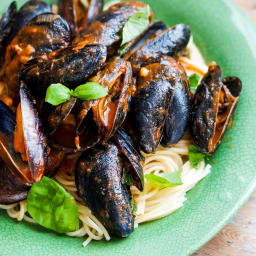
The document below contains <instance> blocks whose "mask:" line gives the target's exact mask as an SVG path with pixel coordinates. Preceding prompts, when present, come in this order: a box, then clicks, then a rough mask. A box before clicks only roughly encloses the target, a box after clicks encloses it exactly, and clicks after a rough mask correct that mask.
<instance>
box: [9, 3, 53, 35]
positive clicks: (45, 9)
mask: <svg viewBox="0 0 256 256" xmlns="http://www.w3.org/2000/svg"><path fill="white" fill-rule="evenodd" d="M50 12H51V7H50V6H49V5H48V4H47V3H45V2H44V1H41V0H31V1H28V2H26V3H25V4H24V5H23V6H22V7H21V8H20V10H19V11H18V13H17V16H16V18H15V22H14V24H13V30H12V38H14V37H15V36H16V34H17V33H18V32H19V30H20V29H21V28H22V27H24V26H26V25H27V24H28V23H29V22H30V21H31V20H33V19H34V18H35V17H37V16H39V15H41V14H44V13H50Z"/></svg>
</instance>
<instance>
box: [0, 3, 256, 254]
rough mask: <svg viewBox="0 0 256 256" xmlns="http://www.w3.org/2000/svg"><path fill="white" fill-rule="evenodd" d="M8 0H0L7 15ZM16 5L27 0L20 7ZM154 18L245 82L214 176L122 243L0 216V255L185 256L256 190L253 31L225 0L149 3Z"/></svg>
mask: <svg viewBox="0 0 256 256" xmlns="http://www.w3.org/2000/svg"><path fill="white" fill-rule="evenodd" d="M9 2H10V0H5V1H4V3H3V1H2V2H1V7H0V9H2V11H3V10H5V9H6V7H7V6H8V3H9ZM18 2H19V3H20V4H21V3H23V2H24V0H23V1H18ZM147 2H148V3H149V4H150V5H151V6H152V8H153V10H154V13H155V16H156V18H158V19H161V20H163V21H165V22H166V23H167V24H169V25H173V24H176V23H181V22H182V23H186V24H188V25H190V26H191V29H192V32H193V36H194V38H195V41H196V44H197V45H198V47H199V48H200V49H201V52H202V53H203V55H204V57H205V58H206V60H207V61H211V60H215V61H216V62H217V63H218V64H220V65H221V67H222V68H223V71H224V75H236V76H238V77H240V78H241V79H242V81H243V92H242V95H241V98H240V102H239V104H238V107H237V112H236V116H235V118H234V125H233V126H234V128H233V129H230V130H229V131H228V133H227V134H226V138H232V140H231V141H230V142H228V143H223V144H222V145H221V146H220V148H219V149H218V151H217V152H216V154H215V155H214V159H213V160H214V161H215V162H216V164H215V165H213V168H212V173H211V174H210V175H209V176H208V177H207V178H206V179H204V180H203V181H202V182H200V183H199V184H198V185H197V186H196V187H195V188H194V189H193V190H192V191H191V192H189V193H188V200H187V201H186V202H185V205H184V207H183V208H181V209H179V210H178V211H176V212H175V213H174V214H172V215H171V216H169V217H166V218H163V219H161V220H158V221H154V222H152V223H148V224H144V225H141V226H140V228H139V229H136V230H135V232H134V233H133V234H132V235H131V236H130V237H129V238H127V239H112V240H111V242H104V241H100V242H93V243H91V244H90V245H89V246H88V247H86V248H82V246H81V244H82V241H83V240H82V239H80V238H69V237H65V236H60V235H56V234H54V233H51V232H48V231H47V230H45V229H42V228H40V227H38V226H34V225H30V224H27V223H17V222H16V221H13V220H11V219H9V218H7V216H6V214H5V213H4V212H3V211H0V254H1V256H7V255H8V256H10V255H11V256H17V255H19V256H23V255H24V256H25V255H26V256H27V255H32V256H34V255H37V256H41V255H44V256H45V255H49V256H50V255H55V256H57V255H62V256H66V255H68V256H70V255H76V256H79V255H83V256H84V255H93V256H102V255H112V256H115V255H124V256H128V255H133V256H137V255H140V256H144V255H146V256H151V255H152V256H153V255H161V256H166V255H172V256H183V255H189V254H191V253H192V252H194V251H195V250H196V249H198V248H199V247H201V246H202V245H203V244H204V243H206V242H207V241H208V240H209V239H210V238H212V237H213V236H214V235H215V234H216V233H217V232H218V231H219V230H220V229H221V228H222V227H223V226H224V225H225V224H226V223H227V222H228V221H229V220H230V218H231V217H232V216H233V215H234V214H235V213H236V211H237V210H238V209H239V207H241V205H242V204H243V203H244V202H245V201H246V199H247V198H248V197H249V195H250V194H251V192H252V191H253V189H254V188H255V186H256V158H255V155H256V147H255V145H256V136H255V133H256V100H255V98H256V84H255V83H256V30H255V27H254V25H253V24H252V23H251V22H250V21H249V20H248V18H247V17H246V16H245V15H244V14H243V13H241V11H240V10H239V9H238V8H237V7H236V6H234V5H233V4H232V3H231V1H228V0H214V1H209V0H150V1H147Z"/></svg>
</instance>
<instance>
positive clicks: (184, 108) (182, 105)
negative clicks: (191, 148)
mask: <svg viewBox="0 0 256 256" xmlns="http://www.w3.org/2000/svg"><path fill="white" fill-rule="evenodd" d="M162 63H166V64H167V65H170V66H171V67H172V68H173V74H174V75H175V76H174V78H173V79H174V81H175V91H174V95H173V98H172V100H171V102H170V107H169V111H168V115H167V118H166V121H165V126H164V133H163V138H162V140H161V144H162V145H164V146H170V145H175V144H177V143H178V142H179V141H180V139H181V138H182V137H183V136H184V134H185V132H186V129H187V127H188V123H189V118H190V97H189V95H190V92H189V80H188V77H187V74H186V71H185V69H184V68H183V67H182V65H181V64H179V63H178V62H177V61H175V60H174V59H172V58H168V59H166V60H165V61H163V62H162Z"/></svg>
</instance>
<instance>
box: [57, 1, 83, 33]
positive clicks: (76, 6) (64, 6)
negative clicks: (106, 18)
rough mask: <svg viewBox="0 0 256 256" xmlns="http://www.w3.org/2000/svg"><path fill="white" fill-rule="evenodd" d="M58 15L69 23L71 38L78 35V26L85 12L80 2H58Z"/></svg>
mask: <svg viewBox="0 0 256 256" xmlns="http://www.w3.org/2000/svg"><path fill="white" fill-rule="evenodd" d="M58 7H59V14H60V15H61V16H62V17H63V18H64V19H65V20H66V21H67V22H68V23H69V25H70V28H71V31H72V34H73V36H74V37H75V36H77V35H78V29H79V25H81V22H82V21H83V19H84V17H85V16H86V13H87V10H86V8H85V6H84V5H83V4H82V2H81V1H80V0H59V1H58Z"/></svg>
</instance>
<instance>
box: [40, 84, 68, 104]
mask: <svg viewBox="0 0 256 256" xmlns="http://www.w3.org/2000/svg"><path fill="white" fill-rule="evenodd" d="M70 96H71V90H70V89H69V88H68V87H66V86H64V85H62V84H51V85H50V86H49V87H48V88H47V90H46V96H45V102H48V103H50V104H52V105H53V106H57V105H59V104H62V103H64V102H66V101H68V100H69V99H70Z"/></svg>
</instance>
